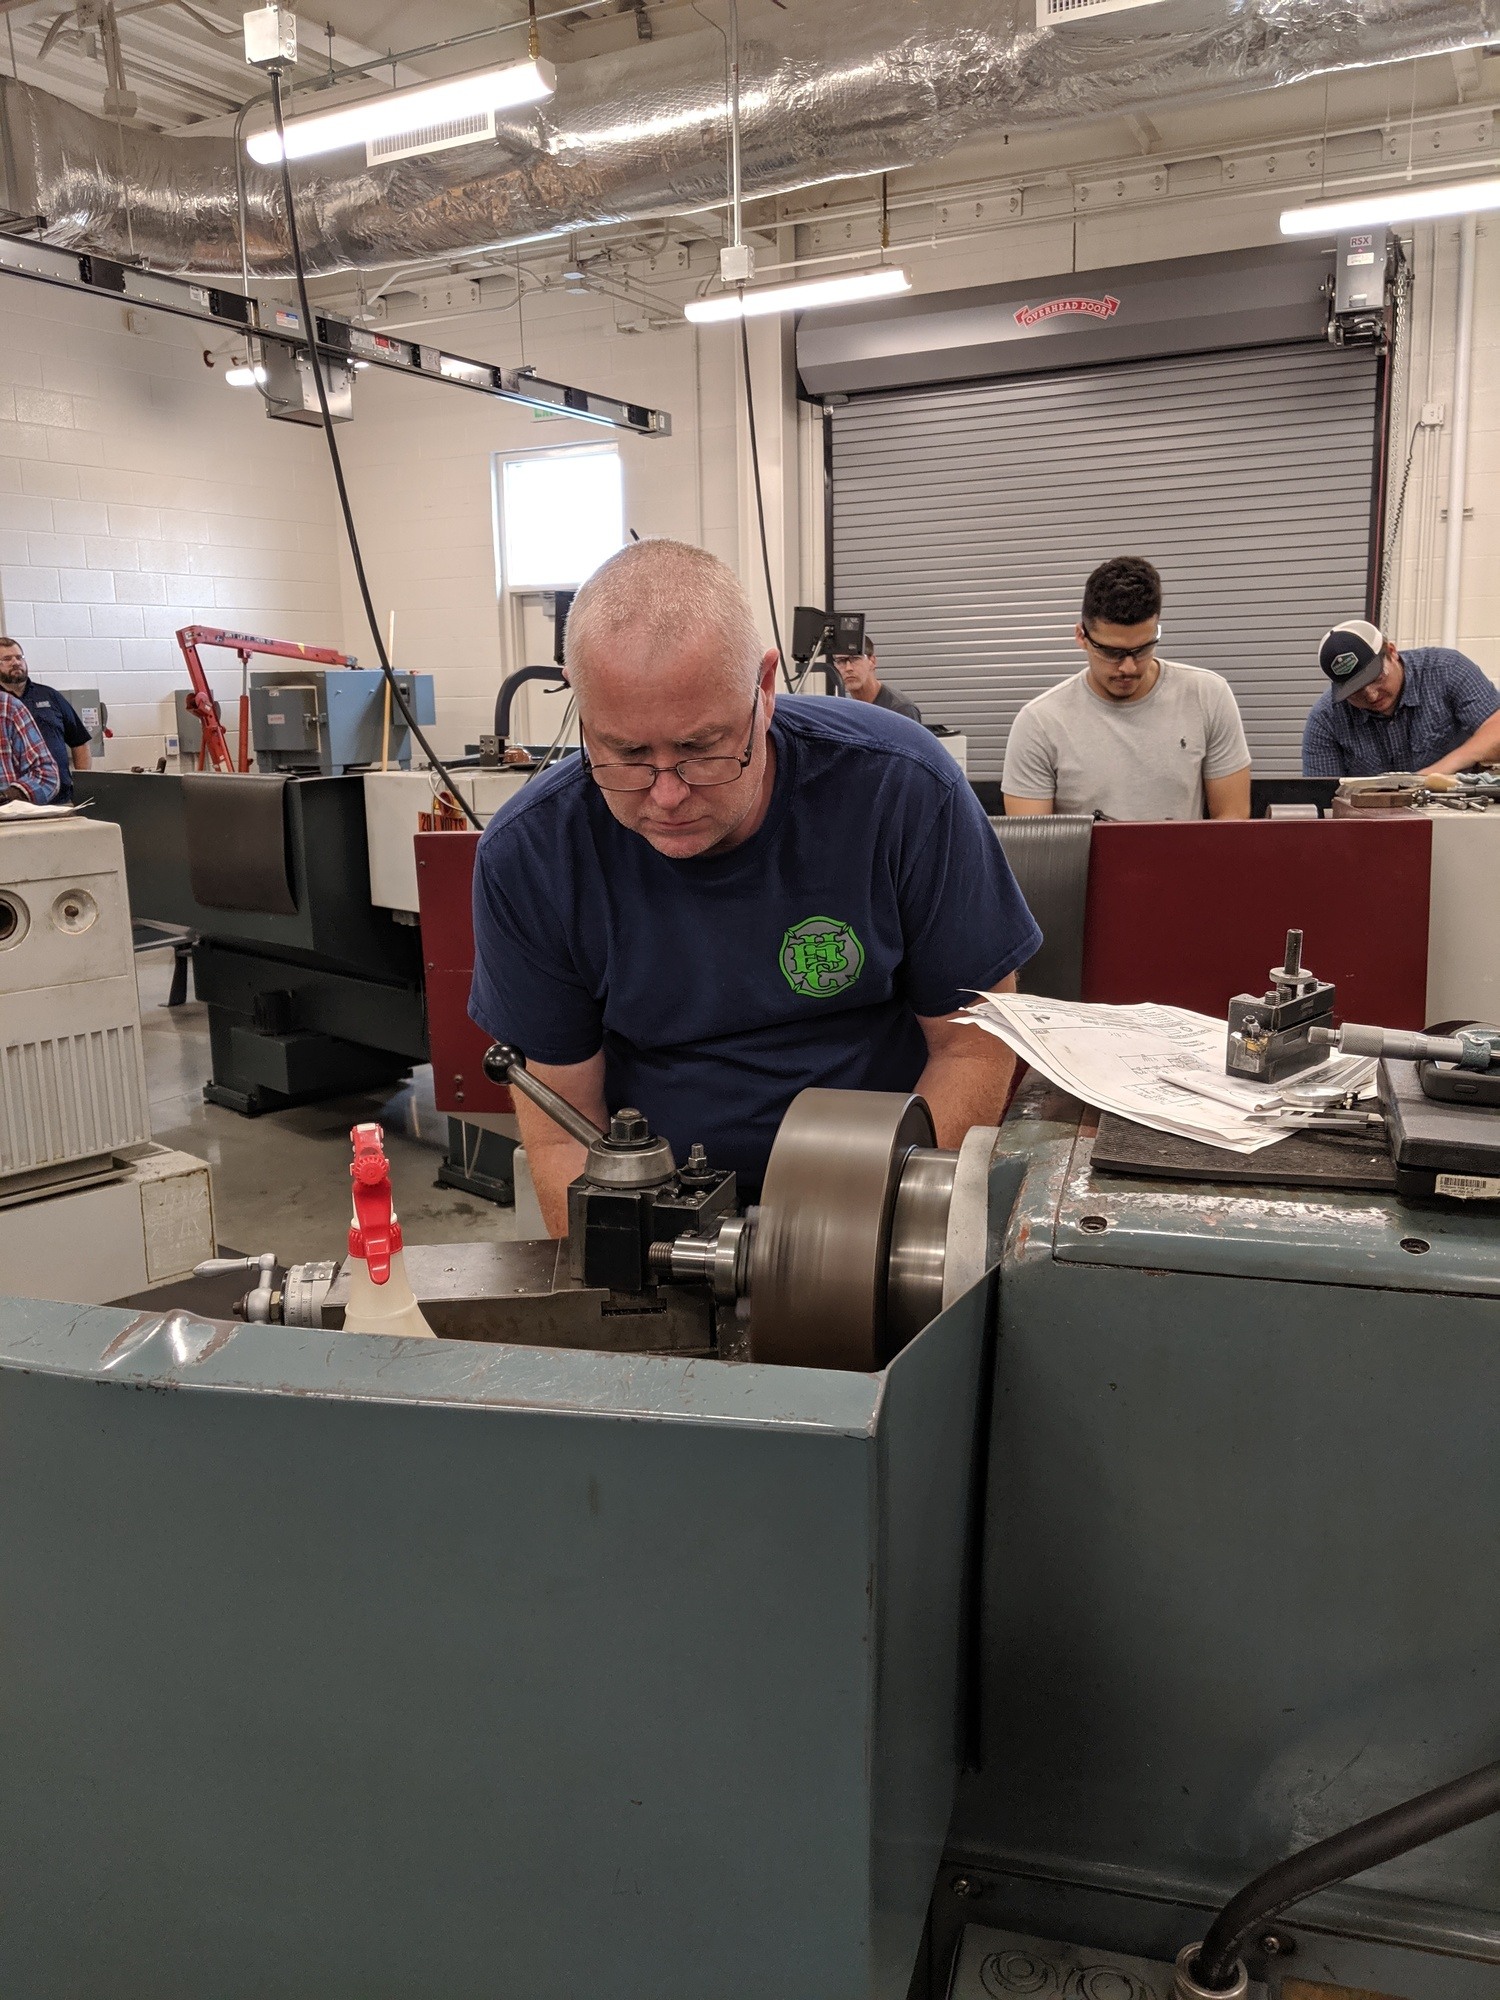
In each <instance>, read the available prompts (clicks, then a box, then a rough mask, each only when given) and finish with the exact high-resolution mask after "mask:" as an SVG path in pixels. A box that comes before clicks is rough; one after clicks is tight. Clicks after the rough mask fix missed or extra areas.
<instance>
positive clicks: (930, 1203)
mask: <svg viewBox="0 0 1500 2000" xmlns="http://www.w3.org/2000/svg"><path fill="white" fill-rule="evenodd" d="M957 1169H958V1155H957V1153H943V1152H937V1151H935V1150H933V1149H932V1148H930V1147H926V1146H916V1147H914V1148H913V1149H912V1151H911V1152H909V1153H908V1154H907V1156H906V1163H905V1165H904V1166H903V1167H902V1169H901V1179H900V1181H899V1183H898V1184H897V1188H896V1205H895V1207H894V1209H893V1210H892V1211H891V1247H890V1255H889V1257H888V1259H887V1262H886V1301H885V1316H886V1336H887V1340H888V1342H889V1346H890V1350H891V1352H892V1353H894V1352H895V1351H896V1350H897V1349H898V1348H902V1347H904V1346H905V1345H906V1343H907V1341H909V1340H911V1339H913V1338H914V1336H915V1335H917V1334H919V1333H920V1332H921V1331H922V1329H923V1327H924V1326H927V1325H928V1324H929V1323H930V1322H931V1321H932V1320H935V1319H936V1318H937V1316H938V1314H939V1313H940V1312H941V1311H942V1310H943V1272H944V1269H945V1268H946V1265H947V1261H948V1216H949V1212H950V1210H951V1208H952V1204H953V1177H954V1174H955V1173H956V1171H957Z"/></svg>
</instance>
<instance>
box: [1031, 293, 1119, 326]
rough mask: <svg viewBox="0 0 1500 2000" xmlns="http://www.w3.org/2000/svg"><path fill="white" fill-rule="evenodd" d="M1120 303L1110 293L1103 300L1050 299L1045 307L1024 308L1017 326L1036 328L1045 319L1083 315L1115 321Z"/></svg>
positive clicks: (1089, 317) (1086, 317) (1084, 316)
mask: <svg viewBox="0 0 1500 2000" xmlns="http://www.w3.org/2000/svg"><path fill="white" fill-rule="evenodd" d="M1119 310H1120V301H1119V300H1118V299H1117V298H1114V297H1112V296H1110V295H1109V294H1108V293H1106V295H1105V296H1104V297H1103V298H1102V299H1048V301H1047V303H1046V304H1045V305H1044V306H1022V308H1021V310H1020V311H1019V312H1018V313H1017V314H1016V325H1017V326H1036V325H1038V324H1039V323H1040V322H1041V321H1042V320H1044V319H1062V318H1064V317H1065V316H1067V315H1068V314H1071V313H1077V314H1081V315H1082V317H1083V318H1084V319H1113V318H1114V316H1115V314H1116V313H1117V312H1118V311H1119Z"/></svg>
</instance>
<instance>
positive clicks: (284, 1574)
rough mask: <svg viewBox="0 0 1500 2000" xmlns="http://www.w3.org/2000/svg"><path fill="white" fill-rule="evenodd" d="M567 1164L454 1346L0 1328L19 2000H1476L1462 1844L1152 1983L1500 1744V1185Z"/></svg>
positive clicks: (503, 1073) (1476, 1836)
mask: <svg viewBox="0 0 1500 2000" xmlns="http://www.w3.org/2000/svg"><path fill="white" fill-rule="evenodd" d="M490 1062H491V1068H492V1070H493V1071H494V1072H495V1073H496V1075H497V1080H499V1079H503V1080H505V1081H507V1082H508V1083H509V1084H510V1085H511V1086H512V1087H513V1088H518V1089H522V1090H529V1091H530V1092H531V1094H532V1095H533V1096H538V1097H540V1098H541V1099H542V1100H545V1096H546V1093H545V1092H544V1091H541V1090H540V1088H539V1086H537V1085H535V1083H534V1080H533V1079H531V1078H530V1077H529V1075H528V1073H527V1072H526V1071H525V1069H524V1066H523V1065H522V1064H521V1063H520V1062H519V1061H518V1060H517V1059H516V1058H515V1056H514V1053H513V1052H511V1051H503V1050H497V1051H492V1052H491V1057H490ZM574 1117H575V1119H576V1114H574ZM579 1136H580V1137H583V1138H585V1139H586V1140H587V1142H588V1146H589V1152H588V1164H587V1166H586V1168H585V1171H584V1173H583V1174H582V1175H581V1176H580V1179H579V1181H578V1182H577V1183H575V1185H574V1188H573V1190H572V1196H571V1201H572V1211H571V1221H572V1231H571V1235H570V1238H569V1240H568V1242H567V1243H565V1244H562V1245H557V1244H551V1243H543V1244H520V1245H513V1244H494V1245H491V1246H479V1247H478V1248H476V1247H475V1246H459V1247H457V1248H454V1249H451V1250H445V1249H442V1248H433V1247H431V1246H429V1247H427V1248H426V1249H419V1248H416V1247H413V1248H411V1249H410V1250H409V1251H408V1252H407V1271H408V1274H409V1275H410V1277H411V1279H412V1282H413V1285H414V1287H415V1289H416V1291H417V1293H418V1296H419V1299H420V1302H421V1305H422V1310H423V1312H424V1313H425V1314H426V1316H427V1318H428V1321H429V1323H430V1324H431V1326H432V1327H433V1329H434V1331H435V1332H436V1333H437V1334H438V1336H439V1337H438V1338H437V1339H435V1340H431V1339H420V1340H418V1339H409V1340H408V1339H390V1338H383V1337H380V1336H374V1335H371V1336H365V1335H358V1334H353V1333H346V1332H344V1331H342V1330H341V1319H342V1310H343V1307H342V1297H343V1287H344V1284H345V1278H344V1274H343V1272H342V1271H341V1270H340V1268H339V1264H338V1260H337V1259H336V1258H335V1257H333V1256H330V1258H329V1260H328V1262H327V1264H326V1265H325V1266H323V1267H321V1268H319V1267H301V1268H300V1269H298V1270H296V1271H293V1272H283V1271H280V1270H279V1269H278V1270H277V1272H276V1273H275V1275H274V1278H273V1280H272V1281H271V1282H268V1283H267V1284H266V1285H265V1286H264V1287H261V1288H258V1294H257V1296H258V1298H259V1304H258V1305H257V1307H256V1308H255V1310H257V1311H258V1312H259V1314H260V1315H261V1316H260V1317H259V1318H257V1319H255V1320H251V1321H228V1320H223V1321H221V1320H213V1319H206V1318H200V1317H197V1316H195V1315H193V1314H191V1313H188V1312H165V1313H160V1314H158V1313H144V1312H129V1311H124V1310H114V1309H108V1308H90V1309H80V1308H78V1307H76V1306H67V1305H48V1304H45V1303H39V1302H35V1301H31V1302H27V1301H16V1300H5V1301H0V1516H3V1520H4V1523H5V1530H4V1533H3V1535H0V1697H3V1698H0V1769H3V1771H4V1774H5V1778H4V1783H3V1785H0V1881H3V1883H4V1895H5V1902H6V1914H5V1921H4V1923H3V1925H0V1991H4V1992H5V1993H7V1994H15V1995H25V1996H27V2000H31V1996H49V2000H50V1996H53V1995H57V1996H62V1995H65V1994H66V1995H84V1994H86V1995H108V1996H109V2000H147V1996H150V2000H159V1996H161V1995H163V1994H167V1993H173V1994H177V1993H180V1994H192V1995H204V1996H209V1995H212V1996H214V2000H241V1996H243V2000H251V1997H252V1996H254V2000H264V1996H267V1995H270V1994H277V1995H286V1996H303V1995H306V1996H309V2000H311V1996H314V1995H316V1996H317V2000H369V1996H372V1995H380V1996H391V2000H417V1996H422V2000H428V1996H433V1997H434V2000H435V1996H442V2000H469V1996H474V1997H475V2000H478V1996H481V1995H483V1996H485V1997H486V2000H492V1997H493V1996H495V1995H506V1996H510V1995H515V1996H524V2000H564V1996H581V1995H590V1996H599V2000H605V1996H608V2000H700V1996H701V2000H772V1996H774V2000H862V1996H880V2000H904V1996H908V1995H910V1996H912V2000H945V1996H949V1997H950V2000H986V1996H987V2000H1008V1997H1009V1996H1011V1995H1031V1996H1037V1995H1040V1996H1042V2000H1168V1996H1170V1995H1171V1994H1173V1993H1174V1992H1177V1993H1179V1994H1182V1993H1186V1994H1190V1995H1196V1994H1197V1993H1198V1992H1199V1991H1212V1992H1218V1993H1223V1994H1226V1995H1229V1994H1234V1995H1237V1996H1240V2000H1244V1996H1248V1995H1255V1996H1262V1995H1263V1996H1269V2000H1338V1996H1340V1995H1342V1996H1343V2000H1349V1996H1350V1995H1352V1994H1359V1995H1363V1996H1369V1995H1382V1996H1383V1995H1389V1996H1395V1997H1396V2000H1493V1996H1494V1995H1495V1994H1496V1993H1497V1992H1500V1886H1497V1884H1500V1822H1497V1820H1495V1819H1494V1818H1487V1819H1485V1818H1474V1816H1473V1814H1472V1813H1471V1815H1470V1817H1471V1819H1473V1823H1471V1824H1469V1825H1467V1826H1466V1827H1464V1828H1463V1830H1461V1831H1457V1832H1450V1833H1447V1834H1445V1835H1444V1837H1442V1838H1440V1839H1437V1840H1427V1841H1426V1844H1422V1845H1418V1846H1415V1847H1412V1848H1411V1849H1410V1851H1409V1852H1406V1853H1405V1854H1404V1855H1403V1857H1402V1858H1400V1859H1396V1860H1388V1861H1385V1862H1384V1863H1382V1865H1381V1866H1379V1867H1377V1868H1375V1869H1374V1870H1373V1872H1371V1871H1370V1870H1369V1866H1368V1862H1369V1858H1370V1854H1371V1853H1372V1852H1375V1853H1377V1854H1378V1850H1371V1849H1369V1848H1368V1847H1367V1848H1366V1849H1365V1850H1364V1853H1365V1860H1364V1862H1363V1864H1362V1865H1363V1866H1364V1868H1365V1872H1363V1873H1360V1874H1357V1875H1355V1877H1354V1879H1352V1880H1349V1881H1345V1882H1342V1883H1341V1884H1340V1885H1339V1886H1327V1887H1325V1888H1324V1889H1323V1890H1322V1891H1321V1892H1320V1893H1318V1894H1316V1895H1314V1896H1312V1897H1311V1898H1310V1899H1305V1900H1299V1901H1297V1902H1296V1904H1295V1907H1293V1908H1291V1909H1290V1910H1288V1911H1286V1912H1285V1914H1279V1913H1278V1914H1276V1915H1275V1916H1274V1917H1271V1916H1266V1917H1265V1918H1264V1920H1261V1921H1256V1922H1253V1923H1251V1925H1250V1927H1249V1929H1248V1931H1246V1932H1245V1934H1244V1936H1243V1940H1242V1942H1240V1943H1239V1945H1238V1947H1237V1949H1238V1956H1237V1957H1232V1958H1231V1961H1230V1963H1231V1966H1232V1970H1231V1972H1230V1974H1229V1975H1227V1983H1224V1982H1219V1983H1216V1984H1214V1985H1213V1986H1211V1987H1206V1988H1199V1987H1198V1986H1197V1985H1196V1984H1195V1980H1194V1975H1193V1972H1192V1968H1193V1967H1194V1966H1197V1967H1198V1969H1199V1970H1200V1971H1201V1970H1203V1969H1204V1968H1203V1966H1202V1963H1201V1961H1200V1960H1196V1959H1191V1960H1190V1961H1189V1964H1188V1969H1187V1970H1186V1971H1185V1970H1183V1969H1182V1968H1177V1969H1176V1970H1174V1961H1176V1960H1177V1959H1178V1956H1179V1954H1180V1953H1182V1952H1183V1951H1184V1950H1185V1949H1186V1950H1188V1951H1189V1953H1191V1951H1192V1949H1193V1948H1194V1946H1195V1943H1196V1941H1199V1940H1204V1939H1205V1935H1206V1933H1208V1934H1210V1935H1212V1933H1210V1923H1211V1920H1212V1919H1213V1913H1214V1912H1215V1911H1216V1910H1217V1909H1219V1907H1220V1905H1222V1904H1224V1903H1225V1902H1226V1900H1227V1899H1228V1898H1229V1897H1230V1896H1231V1895H1232V1894H1233V1892H1235V1891H1236V1890H1238V1889H1239V1888H1240V1887H1241V1885H1242V1884H1244V1883H1246V1882H1247V1881H1248V1880H1249V1878H1251V1877H1252V1876H1256V1875H1257V1874H1258V1873H1259V1872H1260V1871H1261V1870H1263V1869H1265V1868H1267V1867H1268V1866H1269V1865H1270V1864H1273V1863H1276V1862H1278V1861H1280V1860H1281V1859H1282V1858H1283V1857H1285V1856H1287V1855H1289V1854H1292V1853H1293V1852H1294V1851H1299V1850H1300V1851H1306V1852H1318V1851H1321V1850H1320V1849H1319V1847H1318V1844H1319V1843H1320V1842H1321V1841H1322V1840H1323V1838H1324V1836H1329V1835H1335V1834H1337V1833H1338V1832H1339V1831H1340V1830H1341V1829H1346V1828H1348V1827H1350V1826H1351V1825H1352V1824H1353V1823H1355V1822H1360V1821H1363V1820H1364V1819H1365V1818H1366V1817H1367V1816H1368V1815H1370V1814H1372V1813H1375V1812H1377V1811H1380V1810H1383V1809H1385V1808H1388V1807H1393V1806H1395V1805H1397V1803H1398V1802H1402V1801H1406V1800H1409V1799H1411V1798H1412V1797H1413V1796H1414V1795H1416V1794H1420V1793H1424V1792H1426V1791H1427V1790H1429V1789H1430V1788H1432V1787H1435V1786H1438V1785H1440V1784H1443V1783H1444V1782H1445V1781H1447V1780H1449V1779H1453V1778H1456V1777H1458V1776H1459V1775H1460V1774H1463V1773H1468V1772H1470V1771H1471V1770H1472V1769H1473V1768H1474V1767H1475V1766H1479V1765H1483V1764H1485V1763H1486V1762H1487V1761H1488V1760H1493V1759H1494V1758H1495V1757H1496V1756H1497V1754H1500V1589H1497V1587H1496V1584H1495V1580H1494V1579H1495V1576H1496V1572H1497V1567H1500V1454H1497V1451H1496V1447H1495V1426H1496V1414H1495V1413H1496V1411H1497V1410H1500V1219H1497V1211H1496V1209H1495V1208H1494V1207H1493V1206H1486V1205H1484V1204H1480V1203H1462V1204H1459V1203H1454V1204H1450V1205H1448V1206H1446V1207H1441V1208H1438V1207H1434V1208H1431V1209H1426V1210H1424V1209H1420V1208H1414V1207H1411V1206H1408V1205H1406V1204H1404V1203H1402V1202H1401V1201H1399V1200H1398V1199H1397V1197H1396V1195H1395V1194H1394V1192H1392V1191H1391V1190H1390V1188H1389V1187H1388V1186H1386V1187H1382V1186H1380V1185H1371V1184H1368V1183H1367V1184H1357V1185H1350V1186H1346V1187H1342V1188H1340V1187H1328V1186H1324V1187H1319V1188H1316V1189H1298V1188H1295V1187H1277V1186H1274V1185H1270V1184H1258V1183H1256V1182H1253V1181H1246V1182H1243V1183H1242V1184H1239V1185H1233V1184H1229V1183H1224V1184H1202V1183H1196V1182H1187V1181H1174V1180H1171V1179H1167V1178H1155V1179H1153V1178H1139V1177H1137V1178H1133V1179H1129V1178H1125V1177H1123V1176H1118V1175H1114V1174H1110V1173H1106V1172H1105V1171H1104V1170H1103V1168H1102V1167H1100V1166H1097V1165H1096V1164H1095V1159H1094V1151H1095V1145H1096V1130H1095V1120H1094V1117H1093V1115H1092V1114H1090V1113H1086V1112H1084V1111H1083V1110H1082V1109H1081V1107H1080V1106H1079V1105H1078V1104H1077V1103H1076V1102H1074V1101H1072V1100H1070V1099H1067V1098H1063V1097H1061V1096H1059V1095H1057V1094H1056V1093H1055V1092H1053V1091H1051V1089H1050V1088H1049V1087H1046V1086H1044V1085H1042V1084H1041V1083H1039V1082H1038V1081H1035V1080H1033V1081H1031V1082H1029V1083H1028V1084H1026V1085H1025V1086H1024V1087H1023V1089H1022V1091H1021V1092H1020V1094H1019V1095H1018V1097H1017V1099H1016V1102H1015V1104H1014V1105H1013V1107H1012V1109H1011V1111H1010V1113H1009V1115H1008V1117H1007V1118H1006V1121H1005V1123H1004V1125H1003V1127H1002V1128H1001V1129H1000V1130H999V1131H998V1132H993V1131H992V1132H988V1133H973V1134H971V1135H970V1136H969V1138H968V1139H967V1140H966V1141H965V1143H964V1146H963V1148H962V1149H961V1150H960V1151H959V1152H958V1153H957V1154H948V1153H943V1152H941V1151H939V1150H938V1149H936V1148H935V1147H934V1145H933V1143H932V1128H931V1124H930V1122H929V1120H928V1118H927V1114H926V1112H925V1109H924V1108H923V1107H922V1106H921V1104H920V1102H919V1101H918V1100H915V1099H908V1098H901V1097H895V1098H891V1097H882V1096H859V1095H845V1094H843V1093H837V1092H810V1093H806V1094H804V1095H803V1096H802V1097H800V1098H798V1099H797V1100H796V1101H795V1102H794V1104H793V1105H792V1107H791V1109H790V1111H789V1113H788V1115H787V1118H786V1120H785V1121H784V1123H783V1126H782V1128H781V1132H780V1134H779V1136H778V1138H777V1141H776V1145H775V1148H774V1151H773V1153H772V1157H771V1162H770V1167H769V1169H768V1172H767V1176H766V1181H765V1185H764V1189H763V1193H762V1199H761V1201H760V1203H759V1205H758V1208H757V1209H755V1210H751V1211H745V1210H742V1209H741V1207H740V1205H739V1203H738V1201H737V1199H736V1191H735V1188H734V1183H733V1179H732V1177H731V1176H727V1175H723V1174H720V1173H718V1172H717V1171H716V1170H715V1167H714V1164H713V1162H711V1161H707V1160H705V1159H703V1158H702V1157H701V1155H700V1154H699V1153H698V1152H697V1151H695V1152H694V1153H692V1154H691V1155H690V1156H689V1157H688V1158H687V1159H686V1160H684V1161H682V1162H680V1163H679V1162H676V1161H674V1160H673V1159H672V1158H671V1155H670V1153H669V1152H668V1151H667V1149H666V1148H665V1147H664V1146H663V1145H662V1143H661V1142H660V1141H659V1140H657V1139H656V1138H654V1136H653V1135H652V1134H651V1133H650V1131H649V1129H648V1128H647V1127H646V1125H645V1121H644V1120H641V1119H639V1118H638V1116H636V1115H635V1114H632V1113H630V1112H629V1111H621V1112H619V1113H618V1114H617V1115H616V1117H615V1119H614V1121H613V1123H612V1126H611V1129H610V1131H609V1132H608V1133H593V1132H588V1131H582V1132H580V1133H579ZM333 1247H334V1246H330V1249H332V1248H333ZM1454 1823H1455V1824H1458V1823H1459V1822H1454ZM1431 1830H1432V1827H1431V1826H1430V1825H1429V1828H1428V1831H1429V1832H1431ZM1303 1886H1304V1889H1305V1886H1306V1885H1305V1883H1304V1885H1303ZM1259 1907H1261V1908H1263V1909H1275V1910H1277V1911H1278V1912H1279V1911H1280V1905H1279V1904H1275V1903H1263V1904H1262V1905H1260V1906H1259ZM1206 1949H1207V1947H1206V1946H1205V1950H1206ZM1184 1979H1186V1980H1187V1982H1188V1983H1187V1984H1183V1983H1182V1982H1183V1981H1184Z"/></svg>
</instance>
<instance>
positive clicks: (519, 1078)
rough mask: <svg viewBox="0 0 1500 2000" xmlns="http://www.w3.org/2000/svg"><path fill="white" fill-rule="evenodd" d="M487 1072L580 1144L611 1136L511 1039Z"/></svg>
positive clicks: (490, 1057) (487, 1061)
mask: <svg viewBox="0 0 1500 2000" xmlns="http://www.w3.org/2000/svg"><path fill="white" fill-rule="evenodd" d="M527 671H528V672H532V673H535V672H536V671H538V670H537V669H536V668H528V670H527ZM484 1073H485V1075H486V1076H487V1077H488V1078H489V1080H490V1082H491V1083H498V1084H502V1085H505V1086H506V1087H508V1088H509V1089H511V1090H519V1091H520V1093H521V1095H522V1096H523V1097H529V1098H530V1099H531V1101H532V1103H533V1104H534V1105H535V1106H536V1108H537V1110H538V1111H545V1112H546V1114H547V1116H548V1117H549V1118H550V1119H551V1120H552V1122H553V1124H554V1125H561V1127H562V1128H563V1130H564V1131H565V1132H566V1133H567V1134H568V1135H569V1137H570V1138H573V1139H576V1140H577V1141H578V1143H579V1145H580V1146H593V1145H596V1144H598V1142H599V1141H600V1140H602V1139H606V1138H607V1137H608V1136H609V1135H608V1134H607V1133H606V1132H604V1131H603V1130H602V1129H601V1128H600V1127H599V1126H597V1125H596V1124H595V1123H594V1122H593V1120H592V1119H591V1118H585V1117H584V1115H583V1113H582V1112H581V1111H579V1110H578V1109H577V1108H576V1107H575V1106H573V1105H571V1104H569V1102H568V1100H567V1099H566V1098H565V1097H559V1096H558V1094H557V1092H556V1091H555V1090H554V1089H553V1088H552V1087H551V1085H550V1084H546V1083H542V1082H540V1081H539V1080H538V1079H537V1078H536V1077H534V1076H533V1075H532V1074H531V1071H530V1070H529V1069H528V1068H527V1067H526V1058H525V1056H523V1055H522V1053H521V1051H520V1050H519V1049H513V1048H512V1047H511V1046H510V1044H509V1043H508V1042H491V1044H490V1046H489V1047H488V1048H487V1049H486V1050H485V1052H484Z"/></svg>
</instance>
